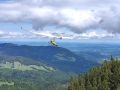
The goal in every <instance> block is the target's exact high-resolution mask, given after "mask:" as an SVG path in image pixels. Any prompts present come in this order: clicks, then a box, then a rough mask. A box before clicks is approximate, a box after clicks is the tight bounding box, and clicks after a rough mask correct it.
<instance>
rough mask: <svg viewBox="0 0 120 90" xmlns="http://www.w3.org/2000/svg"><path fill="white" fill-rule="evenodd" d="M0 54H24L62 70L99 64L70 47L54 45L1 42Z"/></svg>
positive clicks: (83, 69) (75, 70) (80, 68)
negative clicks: (74, 51) (86, 58)
mask: <svg viewBox="0 0 120 90" xmlns="http://www.w3.org/2000/svg"><path fill="white" fill-rule="evenodd" d="M0 55H8V56H22V57H27V58H31V59H33V60H36V61H40V62H42V63H45V64H48V65H50V66H52V67H55V68H58V69H60V70H62V71H68V72H78V73H80V72H84V71H86V70H88V69H89V68H90V67H93V66H95V65H98V64H97V63H95V62H92V61H91V62H90V61H87V60H85V59H84V58H83V57H82V56H78V55H76V54H75V53H73V52H71V51H70V50H68V49H65V48H62V47H53V46H28V45H16V44H11V43H3V44H0Z"/></svg>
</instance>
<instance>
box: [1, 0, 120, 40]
mask: <svg viewBox="0 0 120 90" xmlns="http://www.w3.org/2000/svg"><path fill="white" fill-rule="evenodd" d="M106 3H107V4H106ZM119 4H120V1H119V0H114V1H113V0H104V1H101V0H92V1H91V0H31V1H29V0H11V2H7V3H1V4H0V22H12V23H17V22H26V21H29V22H31V23H32V25H33V29H34V30H38V31H41V30H44V32H45V31H46V30H45V28H46V27H49V26H54V27H55V28H66V30H71V32H73V33H74V35H77V34H79V35H77V36H76V37H79V38H82V37H85V38H92V37H96V38H97V37H99V36H98V34H96V33H95V32H91V33H89V34H88V32H89V31H90V30H91V29H92V30H96V31H97V30H99V29H101V30H104V31H105V32H106V33H105V34H108V35H103V34H102V36H103V37H106V36H108V37H112V34H114V35H116V34H119V33H120V29H119V28H120V6H119ZM35 32H36V31H35ZM35 32H34V34H35ZM51 32H52V31H51ZM53 32H55V31H53ZM101 32H102V31H101ZM61 33H62V32H61ZM84 33H85V35H87V36H85V35H84ZM37 35H38V34H37ZM48 35H49V37H50V35H51V34H48ZM109 35H111V36H109ZM40 36H45V35H42V33H41V34H40ZM70 36H71V35H70ZM51 37H52V35H51ZM76 37H75V36H73V37H72V36H71V38H76ZM66 38H68V37H66Z"/></svg>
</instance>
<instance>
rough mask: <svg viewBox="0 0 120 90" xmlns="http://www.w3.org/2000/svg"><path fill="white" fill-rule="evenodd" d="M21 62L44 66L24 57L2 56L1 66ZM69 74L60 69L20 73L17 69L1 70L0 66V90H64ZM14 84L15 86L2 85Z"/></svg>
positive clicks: (0, 58)
mask: <svg viewBox="0 0 120 90" xmlns="http://www.w3.org/2000/svg"><path fill="white" fill-rule="evenodd" d="M6 61H8V62H13V61H19V62H21V63H22V64H25V65H31V64H33V65H42V66H47V65H45V64H42V63H41V62H39V61H34V60H32V59H31V60H30V59H28V58H24V57H7V56H4V57H3V56H0V64H1V63H5V62H6ZM69 77H70V76H69V73H65V72H62V71H60V70H58V69H55V71H52V72H45V71H20V70H17V69H14V70H13V69H8V68H1V66H0V90H63V89H62V88H63V87H61V84H65V83H66V82H67V81H68V80H69ZM4 82H8V83H9V82H12V83H14V85H7V84H2V85H1V83H4Z"/></svg>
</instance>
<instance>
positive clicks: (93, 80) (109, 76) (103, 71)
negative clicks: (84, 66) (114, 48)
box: [67, 57, 120, 90]
mask: <svg viewBox="0 0 120 90" xmlns="http://www.w3.org/2000/svg"><path fill="white" fill-rule="evenodd" d="M67 90H120V61H119V60H118V59H115V58H113V57H111V59H110V60H108V61H104V63H103V64H102V66H99V67H95V68H93V69H91V70H90V71H89V72H87V73H85V74H83V75H79V77H76V78H71V81H70V83H69V85H68V87H67Z"/></svg>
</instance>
